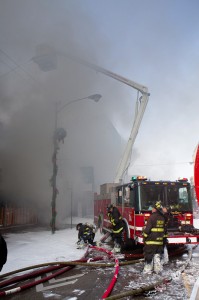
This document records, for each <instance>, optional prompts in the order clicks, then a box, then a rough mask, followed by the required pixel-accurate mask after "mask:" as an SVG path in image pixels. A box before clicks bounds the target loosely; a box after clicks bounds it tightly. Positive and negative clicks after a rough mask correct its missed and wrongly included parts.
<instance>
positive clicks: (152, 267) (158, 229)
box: [143, 201, 166, 273]
mask: <svg viewBox="0 0 199 300" xmlns="http://www.w3.org/2000/svg"><path fill="white" fill-rule="evenodd" d="M165 226H166V224H165V217H164V215H163V212H162V205H161V201H157V202H156V203H155V205H154V207H153V209H152V214H151V216H150V217H149V219H148V221H147V224H146V227H145V228H144V230H143V237H144V249H143V253H144V258H145V266H144V270H143V272H144V273H151V272H152V271H154V272H155V273H159V272H161V271H162V263H161V256H162V253H163V248H164V236H165Z"/></svg>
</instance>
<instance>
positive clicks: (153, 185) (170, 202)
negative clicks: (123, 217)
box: [139, 182, 192, 212]
mask: <svg viewBox="0 0 199 300" xmlns="http://www.w3.org/2000/svg"><path fill="white" fill-rule="evenodd" d="M156 201H161V202H162V205H163V206H166V207H167V208H170V210H171V211H173V212H174V211H177V212H191V211H192V201H191V194H190V185H189V184H187V185H183V184H182V183H178V182H175V183H162V182H158V183H157V182H147V183H141V184H140V186H139V204H140V211H150V210H152V208H153V206H154V204H155V202H156Z"/></svg>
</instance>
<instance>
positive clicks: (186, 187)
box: [94, 176, 199, 245]
mask: <svg viewBox="0 0 199 300" xmlns="http://www.w3.org/2000/svg"><path fill="white" fill-rule="evenodd" d="M158 200H161V203H162V205H163V206H165V207H167V209H168V211H169V223H168V241H169V244H198V243H199V230H197V229H195V228H194V226H193V209H192V198H191V187H190V183H189V182H188V180H187V179H186V178H179V179H178V180H176V181H166V180H161V181H152V180H147V178H146V177H144V176H133V177H132V179H131V181H130V182H129V183H126V184H122V185H115V184H104V185H101V193H100V195H96V196H95V200H94V215H95V220H94V221H95V223H96V224H98V225H99V223H100V226H101V229H102V230H103V231H110V229H109V228H110V221H109V219H108V218H107V211H106V208H107V205H108V204H110V203H112V204H114V205H115V206H116V207H117V208H118V209H119V211H120V213H121V215H122V217H123V222H124V225H125V226H124V227H125V230H124V240H125V241H126V242H129V241H132V242H133V245H137V244H143V237H142V230H143V227H144V226H145V224H146V222H147V220H148V218H149V216H150V215H151V211H152V208H153V206H154V204H155V202H156V201H158Z"/></svg>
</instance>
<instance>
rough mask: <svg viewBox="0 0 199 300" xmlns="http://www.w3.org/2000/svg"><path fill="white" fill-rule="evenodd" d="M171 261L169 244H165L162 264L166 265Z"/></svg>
mask: <svg viewBox="0 0 199 300" xmlns="http://www.w3.org/2000/svg"><path fill="white" fill-rule="evenodd" d="M168 263H169V254H168V249H167V246H164V252H163V255H162V264H163V265H166V264H168Z"/></svg>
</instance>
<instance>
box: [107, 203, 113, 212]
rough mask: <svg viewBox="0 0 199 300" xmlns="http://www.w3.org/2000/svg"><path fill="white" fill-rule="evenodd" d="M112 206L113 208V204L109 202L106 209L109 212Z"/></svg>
mask: <svg viewBox="0 0 199 300" xmlns="http://www.w3.org/2000/svg"><path fill="white" fill-rule="evenodd" d="M112 208H113V204H109V205H108V206H107V208H106V209H107V211H108V212H109V211H110V210H111V209H112Z"/></svg>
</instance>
